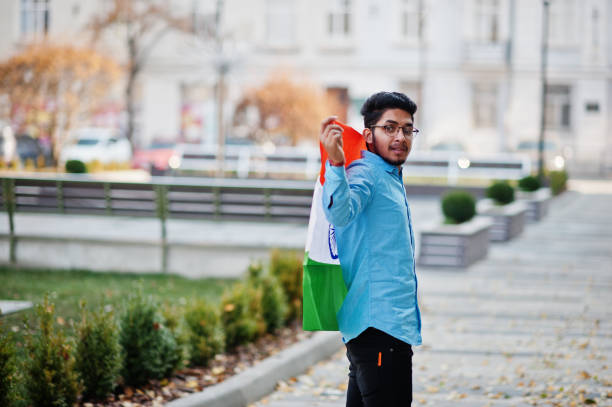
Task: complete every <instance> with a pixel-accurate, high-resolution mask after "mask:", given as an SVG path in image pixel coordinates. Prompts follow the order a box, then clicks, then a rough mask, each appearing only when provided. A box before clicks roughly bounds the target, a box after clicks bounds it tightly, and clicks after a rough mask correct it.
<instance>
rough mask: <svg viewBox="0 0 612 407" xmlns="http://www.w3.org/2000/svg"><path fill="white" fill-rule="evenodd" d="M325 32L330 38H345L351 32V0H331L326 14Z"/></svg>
mask: <svg viewBox="0 0 612 407" xmlns="http://www.w3.org/2000/svg"><path fill="white" fill-rule="evenodd" d="M327 34H328V35H329V37H331V38H332V39H346V38H348V37H349V36H350V34H351V0H332V1H331V2H330V8H329V13H328V15H327Z"/></svg>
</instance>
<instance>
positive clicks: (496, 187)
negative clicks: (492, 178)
mask: <svg viewBox="0 0 612 407" xmlns="http://www.w3.org/2000/svg"><path fill="white" fill-rule="evenodd" d="M487 197H488V198H491V199H493V200H494V201H495V203H496V204H498V205H507V204H509V203H510V202H512V201H514V188H512V185H510V184H509V183H508V182H507V181H496V182H494V183H493V184H491V185H490V186H489V187H488V188H487Z"/></svg>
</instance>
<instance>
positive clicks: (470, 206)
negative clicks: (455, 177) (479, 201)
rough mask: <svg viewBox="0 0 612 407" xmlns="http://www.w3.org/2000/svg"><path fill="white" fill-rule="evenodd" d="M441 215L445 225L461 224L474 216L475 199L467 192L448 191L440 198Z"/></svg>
mask: <svg viewBox="0 0 612 407" xmlns="http://www.w3.org/2000/svg"><path fill="white" fill-rule="evenodd" d="M442 213H443V214H444V217H445V218H446V222H447V223H463V222H467V221H468V220H470V219H472V218H473V217H474V215H476V199H474V197H473V196H472V194H470V193H469V192H465V191H450V192H448V193H447V194H446V195H444V197H443V198H442Z"/></svg>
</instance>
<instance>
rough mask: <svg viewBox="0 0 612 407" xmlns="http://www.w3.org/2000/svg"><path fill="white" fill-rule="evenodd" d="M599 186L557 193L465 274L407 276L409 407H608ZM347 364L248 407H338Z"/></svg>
mask: <svg viewBox="0 0 612 407" xmlns="http://www.w3.org/2000/svg"><path fill="white" fill-rule="evenodd" d="M582 187H584V185H582ZM607 187H608V194H594V193H593V192H601V191H602V189H601V188H594V189H593V188H588V185H587V187H585V188H580V189H578V188H577V189H578V190H580V191H583V192H568V193H566V194H565V195H564V196H562V197H560V198H558V199H556V200H555V202H554V203H553V205H552V208H551V213H550V215H549V216H548V217H547V218H546V219H545V220H544V221H542V222H540V223H538V224H531V225H529V226H528V229H527V230H526V231H525V232H524V233H523V235H522V236H521V237H519V238H518V239H516V240H514V241H512V242H509V243H502V244H495V245H494V246H493V247H492V250H491V251H490V253H489V256H488V258H487V259H486V260H484V261H482V262H480V263H478V264H476V265H474V266H473V267H471V268H470V269H468V270H467V271H463V272H461V271H454V272H453V271H442V270H436V269H420V270H418V271H417V272H418V274H419V279H420V284H419V288H420V297H421V298H420V303H421V306H422V310H423V312H422V313H423V340H424V345H423V346H420V347H418V348H415V356H414V361H413V363H414V369H413V384H414V403H413V405H414V406H478V407H484V406H532V405H552V406H580V405H584V404H593V405H598V406H604V405H605V406H612V370H611V368H612V366H611V363H612V215H611V213H612V212H611V211H612V194H610V192H612V191H610V189H611V188H610V185H609V184H608V185H607ZM589 192H590V193H589ZM414 218H415V220H418V219H419V218H418V217H417V216H416V215H415V217H414ZM345 359H346V358H345V356H344V354H343V352H339V353H338V354H336V355H335V356H334V357H333V358H332V359H331V360H328V361H325V362H322V363H320V364H318V365H316V366H314V367H312V368H311V369H310V370H309V371H308V373H307V374H305V375H302V376H299V377H297V378H294V379H291V380H289V381H287V382H281V383H279V385H278V390H277V391H276V392H275V393H273V394H271V395H270V396H268V397H266V398H265V399H263V400H261V401H259V402H257V403H255V404H253V406H252V407H255V406H257V407H262V406H267V407H306V406H309V407H310V406H321V407H339V406H343V405H344V403H345V392H346V381H347V373H348V367H347V362H346V360H345ZM594 403H596V404H594Z"/></svg>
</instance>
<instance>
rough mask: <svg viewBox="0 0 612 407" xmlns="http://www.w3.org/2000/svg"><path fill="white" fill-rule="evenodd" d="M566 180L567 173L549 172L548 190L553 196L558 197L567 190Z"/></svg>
mask: <svg viewBox="0 0 612 407" xmlns="http://www.w3.org/2000/svg"><path fill="white" fill-rule="evenodd" d="M568 178H569V176H568V174H567V171H551V172H550V173H549V174H548V179H549V182H550V190H551V192H552V194H553V195H559V194H560V193H561V192H563V191H565V190H566V189H567V180H568Z"/></svg>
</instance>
